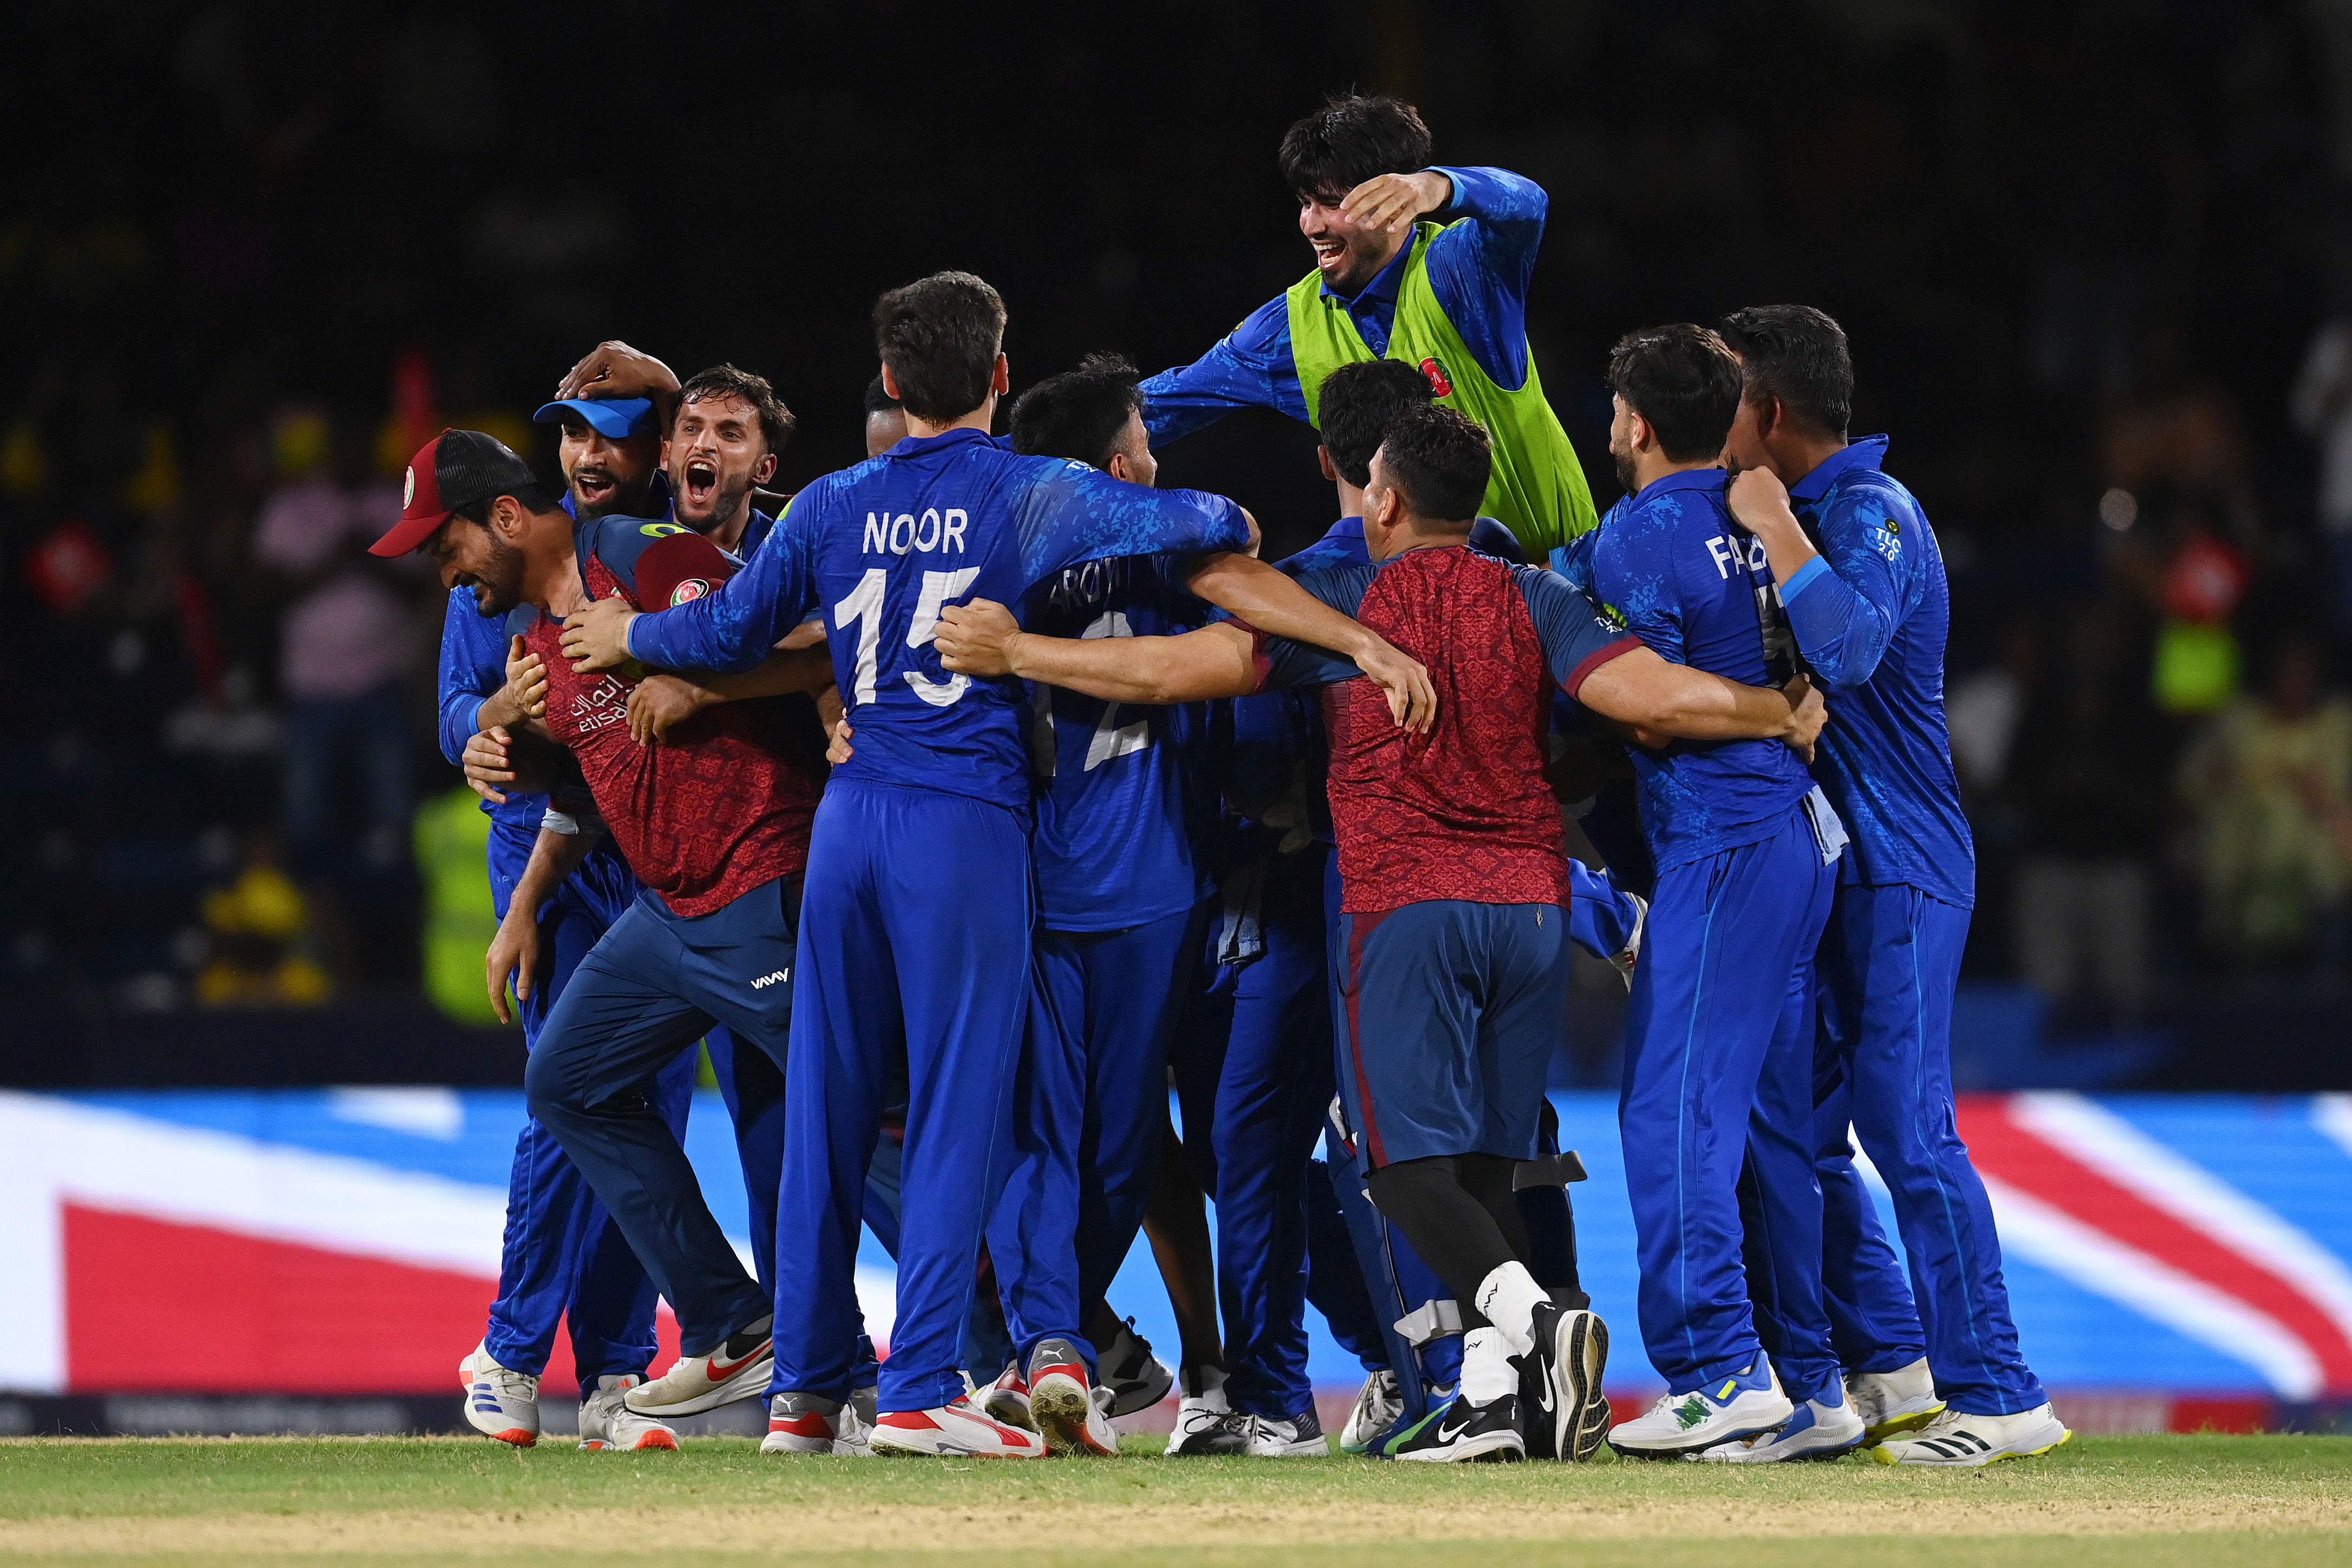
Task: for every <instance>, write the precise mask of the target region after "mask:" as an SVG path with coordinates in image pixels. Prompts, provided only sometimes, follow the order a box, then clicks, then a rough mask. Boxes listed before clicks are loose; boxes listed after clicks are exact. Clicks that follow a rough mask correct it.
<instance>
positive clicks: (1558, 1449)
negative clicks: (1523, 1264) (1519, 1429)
mask: <svg viewBox="0 0 2352 1568" xmlns="http://www.w3.org/2000/svg"><path fill="white" fill-rule="evenodd" d="M1534 1327H1535V1340H1536V1343H1535V1349H1534V1350H1533V1351H1532V1352H1531V1353H1530V1354H1528V1355H1527V1356H1525V1357H1523V1358H1522V1368H1521V1372H1520V1383H1519V1386H1520V1388H1521V1390H1522V1391H1523V1393H1524V1394H1525V1395H1526V1396H1527V1399H1528V1406H1527V1410H1528V1457H1529V1458H1548V1459H1551V1458H1557V1459H1567V1460H1569V1461H1570V1462H1572V1463H1578V1464H1580V1463H1582V1462H1583V1461H1584V1460H1586V1459H1589V1458H1591V1457H1592V1456H1593V1454H1594V1452H1595V1451H1597V1450H1598V1449H1599V1448H1600V1447H1601V1440H1602V1439H1603V1438H1605V1437H1608V1435H1609V1399H1608V1396H1606V1395H1604V1394H1602V1393H1601V1374H1602V1373H1603V1372H1604V1371H1605V1370H1607V1368H1608V1365H1609V1326H1608V1325H1607V1324H1606V1323H1604V1322H1601V1319H1600V1316H1599V1315H1598V1314H1597V1313H1594V1312H1586V1311H1584V1310H1582V1309H1581V1308H1576V1307H1555V1306H1553V1305H1551V1304H1550V1303H1549V1302H1539V1303H1538V1305H1537V1307H1536V1310H1535V1323H1534ZM1547 1396H1548V1397H1547ZM1544 1426H1549V1427H1550V1430H1549V1433H1543V1432H1539V1431H1538V1427H1544Z"/></svg>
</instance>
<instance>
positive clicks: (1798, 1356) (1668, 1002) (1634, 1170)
mask: <svg viewBox="0 0 2352 1568" xmlns="http://www.w3.org/2000/svg"><path fill="white" fill-rule="evenodd" d="M1835 877H1836V868H1835V866H1834V865H1824V864H1823V863H1822V853H1821V847H1820V842H1819V841H1818V840H1817V839H1816V838H1815V836H1814V833H1813V829H1812V825H1811V821H1810V820H1809V819H1808V818H1807V816H1806V814H1805V812H1804V810H1803V809H1802V808H1801V807H1793V808H1791V809H1790V812H1789V815H1788V818H1787V820H1786V821H1783V822H1782V823H1781V824H1780V827H1779V828H1778V829H1777V830H1776V831H1774V832H1773V833H1772V834H1771V836H1769V838H1766V839H1763V840H1760V841H1758V842H1755V843H1751V844H1743V845H1741V846H1739V847H1738V848H1736V849H1730V850H1726V851H1723V852H1720V853H1717V854H1713V855H1708V856H1706V857H1705V858H1703V859H1700V860H1696V861H1693V862H1688V863H1686V864H1684V865H1678V866H1673V867H1670V868H1667V869H1665V870H1663V871H1661V872H1660V873H1658V882H1657V888H1656V893H1655V895H1654V897H1653V899H1652V901H1651V905H1650V918H1649V929H1648V933H1647V935H1646V936H1645V938H1644V940H1643V952H1642V961H1641V964H1640V967H1638V968H1636V969H1635V970H1634V972H1633V999H1632V1003H1631V1006H1630V1007H1629V1009H1628V1010H1627V1013H1626V1019H1625V1076H1624V1083H1623V1088H1622V1093H1621V1094H1620V1097H1619V1101H1618V1124H1619V1129H1620V1132H1621V1134H1622V1137H1623V1139H1624V1149H1625V1184H1626V1187H1627V1197H1629V1198H1630V1199H1631V1201H1632V1205H1633V1230H1634V1236H1635V1242H1636V1248H1637V1252H1638V1257H1639V1260H1640V1264H1641V1275H1642V1282H1641V1291H1640V1297H1639V1301H1640V1311H1641V1323H1642V1338H1643V1344H1644V1346H1645V1347H1646V1348H1647V1349H1648V1351H1649V1354H1650V1362H1651V1364H1653V1365H1654V1366H1655V1367H1656V1368H1657V1370H1658V1372H1659V1373H1660V1375H1663V1376H1664V1378H1665V1380H1666V1385H1667V1386H1668V1387H1669V1388H1670V1389H1673V1390H1675V1391H1677V1392H1679V1391H1682V1390H1686V1389H1690V1388H1693V1387H1696V1386H1698V1385H1702V1384H1705V1383H1708V1382H1711V1381H1712V1380H1714V1379H1715V1378H1717V1377H1720V1376H1726V1375H1731V1374H1733V1373H1737V1372H1740V1371H1742V1370H1745V1369H1746V1368H1748V1366H1750V1365H1751V1364H1753V1363H1754V1361H1755V1360H1756V1358H1757V1356H1758V1355H1759V1354H1761V1353H1762V1349H1763V1347H1762V1343H1761V1341H1760V1339H1759V1335H1758V1332H1757V1328H1756V1324H1755V1321H1754V1315H1753V1312H1752V1310H1751V1308H1750V1305H1749V1300H1748V1285H1747V1281H1746V1277H1745V1270H1744V1268H1743V1263H1742V1257H1741V1241H1742V1227H1741V1220H1740V1210H1739V1197H1738V1184H1739V1176H1740V1170H1741V1167H1742V1165H1743V1164H1744V1163H1745V1161H1746V1160H1747V1159H1748V1157H1749V1153H1750V1148H1751V1145H1753V1148H1754V1153H1755V1157H1756V1158H1757V1160H1758V1161H1759V1166H1761V1167H1762V1168H1763V1169H1764V1170H1765V1174H1766V1176H1767V1177H1768V1178H1769V1179H1768V1181H1767V1183H1766V1186H1765V1190H1767V1191H1768V1192H1771V1193H1774V1194H1776V1195H1777V1199H1778V1203H1779V1207H1778V1208H1777V1209H1776V1211H1775V1213H1774V1215H1773V1216H1772V1219H1773V1235H1772V1244H1773V1246H1774V1249H1775V1250H1776V1251H1778V1252H1784V1253H1786V1254H1788V1255H1790V1256H1792V1257H1795V1258H1798V1259H1804V1258H1809V1257H1810V1258H1818V1257H1819V1256H1820V1255H1821V1199H1820V1197H1819V1192H1818V1188H1816V1187H1815V1186H1814V1185H1813V1175H1812V1158H1811V1154H1812V1149H1811V1145H1812V1110H1813V1092H1812V1038H1813V1027H1812V983H1811V973H1810V969H1809V966H1807V965H1806V964H1805V962H1804V960H1805V959H1806V958H1807V957H1808V956H1811V953H1812V952H1813V948H1814V945H1815V944H1816V943H1817V942H1818V940H1819V939H1820V936H1821V931H1822V924H1823V922H1825V921H1826V920H1827V919H1828V918H1829V908H1830V897H1831V894H1832V890H1833V886H1834V882H1835ZM1789 1272H1790V1275H1791V1277H1790V1278H1789V1279H1787V1280H1785V1281H1783V1285H1784V1290H1783V1294H1782V1299H1781V1302H1780V1306H1781V1312H1782V1328H1783V1330H1784V1331H1785V1332H1786V1333H1788V1334H1789V1335H1790V1345H1791V1347H1792V1349H1793V1350H1794V1351H1795V1354H1794V1355H1793V1357H1792V1358H1791V1361H1790V1364H1782V1365H1780V1375H1781V1380H1782V1383H1783V1385H1784V1386H1786V1387H1787V1388H1788V1389H1789V1390H1790V1395H1791V1396H1792V1397H1805V1398H1811V1397H1816V1396H1827V1394H1828V1391H1829V1388H1830V1387H1831V1386H1833V1385H1834V1384H1835V1382H1836V1373H1837V1363H1836V1358H1835V1356H1834V1355H1833V1354H1832V1352H1831V1350H1830V1345H1829V1327H1828V1322H1827V1321H1826V1318H1825V1317H1824V1316H1823V1313H1822V1308H1821V1305H1820V1301H1819V1291H1818V1288H1815V1289H1814V1290H1813V1291H1812V1292H1811V1300H1810V1301H1808V1300H1807V1299H1806V1297H1807V1291H1806V1282H1805V1272H1804V1270H1801V1269H1799V1270H1790V1271H1789Z"/></svg>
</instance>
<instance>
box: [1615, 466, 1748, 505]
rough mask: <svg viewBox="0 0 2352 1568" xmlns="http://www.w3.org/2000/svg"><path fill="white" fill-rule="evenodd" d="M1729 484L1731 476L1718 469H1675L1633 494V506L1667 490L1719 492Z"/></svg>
mask: <svg viewBox="0 0 2352 1568" xmlns="http://www.w3.org/2000/svg"><path fill="white" fill-rule="evenodd" d="M1730 483H1731V476H1730V475H1728V474H1726V473H1725V472H1724V471H1723V470H1722V469H1720V468H1677V469H1675V471H1674V472H1673V473H1671V474H1661V475H1659V476H1657V477H1656V478H1654V479H1653V480H1651V481H1650V482H1649V483H1648V484H1646V485H1644V486H1642V488H1641V489H1640V490H1639V491H1638V492H1636V493H1635V495H1634V497H1633V505H1635V506H1637V507H1638V506H1640V505H1641V504H1642V503H1643V502H1644V501H1646V500H1648V499H1649V498H1650V497H1653V496H1657V495H1663V494H1664V492H1666V491H1668V490H1720V489H1723V488H1725V487H1726V486H1728V485H1729V484H1730Z"/></svg>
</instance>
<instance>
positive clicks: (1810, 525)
mask: <svg viewBox="0 0 2352 1568" xmlns="http://www.w3.org/2000/svg"><path fill="white" fill-rule="evenodd" d="M1885 460H1886V437H1885V436H1884V435H1872V436H1865V437H1864V439H1862V440H1860V441H1857V442H1855V443H1853V444H1852V445H1850V446H1848V447H1846V449H1845V450H1844V451H1843V452H1840V453H1838V454H1836V455H1834V456H1832V457H1830V458H1828V459H1827V460H1826V461H1824V462H1823V463H1822V465H1820V466H1819V467H1817V468H1815V469H1814V470H1813V471H1812V472H1811V473H1810V474H1808V475H1806V476H1804V477H1803V478H1802V479H1801V480H1799V481H1798V482H1797V484H1796V486H1795V487H1794V488H1793V489H1791V490H1790V493H1789V500H1790V506H1791V507H1793V508H1794V509H1795V511H1796V514H1797V517H1798V520H1799V521H1801V523H1803V524H1804V526H1805V532H1806V533H1807V534H1808V535H1809V536H1810V537H1811V538H1812V540H1813V543H1814V545H1815V546H1816V547H1817V548H1818V549H1820V550H1821V552H1822V553H1821V554H1820V555H1819V556H1817V557H1816V558H1814V559H1811V560H1809V561H1807V562H1806V563H1805V564H1804V565H1803V566H1801V567H1800V568H1798V569H1797V572H1796V575H1795V576H1793V577H1791V578H1790V580H1789V581H1788V584H1787V586H1786V587H1785V588H1783V589H1782V590H1781V595H1780V597H1781V602H1782V603H1783V604H1785V605H1786V606H1787V609H1788V616H1789V625H1790V630H1791V631H1793V632H1795V633H1796V638H1797V646H1798V648H1799V649H1800V650H1801V652H1802V653H1803V654H1804V656H1805V662H1806V663H1807V664H1810V665H1811V666H1812V670H1813V674H1814V675H1815V676H1816V677H1817V678H1818V679H1819V680H1820V681H1821V682H1822V685H1825V686H1828V687H1829V688H1831V689H1830V692H1829V693H1828V695H1829V704H1830V717H1829V724H1828V726H1827V727H1825V728H1824V729H1822V738H1821V744H1820V745H1819V746H1817V747H1815V748H1814V751H1813V771H1814V772H1815V773H1816V774H1817V775H1819V777H1820V779H1821V781H1822V793H1824V794H1826V795H1827V796H1828V797H1829V798H1830V804H1832V805H1833V806H1835V807H1836V808H1837V810H1838V815H1839V816H1841V817H1843V819H1845V825H1846V831H1847V832H1848V833H1849V834H1850V835H1851V836H1852V838H1853V854H1851V855H1849V856H1848V857H1847V858H1846V862H1845V864H1844V865H1843V867H1842V868H1841V869H1840V871H1839V873H1838V874H1839V879H1840V880H1841V881H1843V882H1850V883H1866V884H1869V885H1873V886H1883V885H1886V884H1889V883H1902V884H1906V885H1908V886H1911V887H1916V888H1918V889H1919V890H1920V891H1921V892H1923V893H1927V894H1931V895H1933V896H1934V897H1937V898H1939V899H1942V900H1943V901H1944V902H1945V903H1947V904H1958V905H1959V906H1960V907H1961V908H1963V909H1966V908H1969V907H1971V906H1972V905H1973V904H1975V902H1976V848H1975V844H1974V842H1973V841H1972V840H1971V839H1970V838H1969V820H1968V817H1967V815H1966V814H1965V813H1964V812H1962V810H1960V786H1959V779H1958V777H1957V776H1956V775H1955V774H1954V772H1953V770H1952V745H1951V738H1950V736H1949V734H1948V732H1947V730H1946V729H1945V727H1944V643H1945V640H1946V637H1947V636H1948V633H1949V632H1950V630H1951V623H1952V599H1951V589H1950V585H1949V583H1948V581H1947V580H1946V579H1945V576H1944V555H1943V551H1942V550H1941V549H1938V548H1937V544H1936V530H1935V529H1934V528H1930V527H1929V526H1928V523H1927V514H1926V513H1925V512H1923V511H1921V510H1920V509H1919V503H1918V501H1917V500H1916V499H1915V498H1914V497H1912V494H1911V492H1910V491H1908V490H1906V489H1905V488H1904V487H1903V486H1902V484H1901V483H1900V482H1898V481H1897V480H1895V478H1894V477H1892V476H1889V475H1888V474H1886V473H1885V471H1884V470H1883V469H1882V468H1881V466H1880V465H1882V464H1883V463H1885Z"/></svg>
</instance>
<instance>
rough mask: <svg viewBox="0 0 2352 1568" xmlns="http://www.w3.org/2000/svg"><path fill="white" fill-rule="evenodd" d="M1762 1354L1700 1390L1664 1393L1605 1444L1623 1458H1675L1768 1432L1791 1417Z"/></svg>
mask: <svg viewBox="0 0 2352 1568" xmlns="http://www.w3.org/2000/svg"><path fill="white" fill-rule="evenodd" d="M1796 1409H1797V1407H1796V1406H1794V1405H1793V1404H1791V1403H1790V1399H1789V1396H1787V1395H1786V1394H1783V1393H1782V1392H1780V1377H1779V1376H1778V1375H1776V1374H1775V1373H1774V1372H1773V1371H1772V1359H1771V1357H1769V1356H1768V1355H1766V1354H1764V1353H1763V1352H1761V1351H1759V1352H1757V1354H1756V1359H1755V1360H1754V1361H1752V1362H1750V1363H1749V1364H1748V1370H1747V1371H1745V1372H1742V1373H1738V1374H1736V1375H1732V1376H1729V1377H1718V1378H1717V1379H1715V1380H1714V1381H1713V1382H1712V1383H1709V1384H1708V1385H1706V1387H1704V1388H1691V1389H1683V1390H1678V1391H1676V1392H1675V1393H1673V1394H1669V1395H1667V1396H1665V1397H1664V1398H1663V1399H1661V1400H1659V1401H1658V1402H1657V1403H1656V1404H1655V1405H1653V1406H1650V1407H1649V1409H1648V1410H1646V1411H1644V1412H1643V1414H1641V1415H1639V1416H1635V1417H1633V1419H1632V1420H1631V1421H1620V1422H1619V1423H1617V1425H1616V1426H1614V1427H1611V1428H1610V1429H1609V1446H1610V1447H1611V1448H1614V1449H1616V1450H1617V1451H1618V1452H1619V1453H1621V1454H1623V1455H1625V1456H1626V1457H1627V1458H1635V1459H1678V1458H1682V1457H1683V1456H1684V1455H1685V1454H1703V1453H1705V1452H1706V1450H1707V1449H1709V1448H1715V1447H1716V1446H1717V1445H1718V1444H1722V1443H1736V1442H1738V1440H1739V1439H1741V1438H1742V1437H1755V1436H1757V1435H1758V1434H1759V1433H1763V1432H1769V1431H1771V1430H1773V1429H1774V1428H1776V1427H1780V1425H1781V1424H1782V1423H1784V1422H1786V1421H1787V1420H1788V1419H1789V1417H1790V1416H1793V1415H1795V1414H1796Z"/></svg>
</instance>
